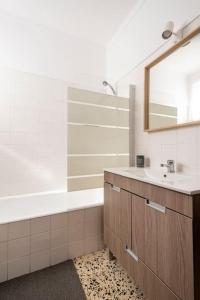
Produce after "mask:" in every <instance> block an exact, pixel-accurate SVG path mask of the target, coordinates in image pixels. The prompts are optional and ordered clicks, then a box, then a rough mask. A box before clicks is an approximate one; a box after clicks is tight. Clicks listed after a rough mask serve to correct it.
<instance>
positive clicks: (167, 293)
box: [118, 243, 180, 300]
mask: <svg viewBox="0 0 200 300" xmlns="http://www.w3.org/2000/svg"><path fill="white" fill-rule="evenodd" d="M120 248H121V249H120V256H119V258H118V261H119V263H120V264H121V265H122V267H124V268H125V269H126V271H127V272H128V274H129V276H130V277H131V278H132V279H133V280H134V281H135V283H136V285H137V286H139V288H140V289H141V290H143V291H144V294H145V296H146V298H145V299H149V300H180V298H179V297H177V296H176V295H175V294H174V293H173V292H172V291H171V290H170V289H169V288H168V287H167V286H166V285H165V284H164V283H163V282H162V281H161V280H160V279H159V278H158V277H157V276H156V275H155V274H154V273H153V272H152V271H151V270H150V269H149V268H148V267H147V266H146V265H145V264H144V263H143V262H142V261H141V260H140V259H138V260H136V259H134V258H133V257H132V256H131V255H129V253H128V252H127V251H126V246H125V245H123V243H121V244H120Z"/></svg>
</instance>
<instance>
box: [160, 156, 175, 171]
mask: <svg viewBox="0 0 200 300" xmlns="http://www.w3.org/2000/svg"><path fill="white" fill-rule="evenodd" d="M160 166H161V167H167V172H168V173H175V168H174V160H171V159H168V160H167V163H166V164H160Z"/></svg>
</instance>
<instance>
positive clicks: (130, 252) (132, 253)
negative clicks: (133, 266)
mask: <svg viewBox="0 0 200 300" xmlns="http://www.w3.org/2000/svg"><path fill="white" fill-rule="evenodd" d="M126 252H127V253H128V254H129V255H130V256H131V257H132V258H133V259H134V260H135V261H137V262H138V256H137V255H135V253H134V252H133V251H131V249H129V248H128V247H127V246H126Z"/></svg>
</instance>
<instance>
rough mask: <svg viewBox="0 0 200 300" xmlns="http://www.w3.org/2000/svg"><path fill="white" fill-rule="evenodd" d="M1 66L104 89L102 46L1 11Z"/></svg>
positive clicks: (103, 52)
mask: <svg viewBox="0 0 200 300" xmlns="http://www.w3.org/2000/svg"><path fill="white" fill-rule="evenodd" d="M0 42H1V47H0V65H3V66H8V67H11V68H15V69H17V70H21V71H25V72H30V73H34V74H38V75H43V76H48V77H51V78H56V79H61V80H65V81H68V82H71V83H74V84H77V85H81V86H84V87H89V88H93V89H101V90H102V84H101V82H102V79H103V78H104V77H105V49H104V47H103V46H101V45H99V44H96V43H93V42H90V41H87V40H81V39H79V38H76V37H73V36H70V35H65V34H63V33H61V32H59V31H57V30H54V29H52V28H47V27H44V26H41V25H37V24H34V23H31V22H29V21H27V20H25V19H21V18H17V17H13V16H11V15H8V14H6V13H3V12H0Z"/></svg>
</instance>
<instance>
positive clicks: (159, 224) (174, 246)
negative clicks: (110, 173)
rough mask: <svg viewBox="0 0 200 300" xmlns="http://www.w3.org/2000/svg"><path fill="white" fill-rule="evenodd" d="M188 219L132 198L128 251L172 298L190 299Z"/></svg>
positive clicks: (190, 245)
mask: <svg viewBox="0 0 200 300" xmlns="http://www.w3.org/2000/svg"><path fill="white" fill-rule="evenodd" d="M192 236H193V234H192V219H190V218H189V217H186V216H184V215H181V214H179V213H177V212H175V211H173V210H170V209H168V208H166V207H163V206H161V205H159V204H157V203H156V202H153V201H148V200H146V199H144V198H141V197H138V196H136V195H132V247H131V249H132V252H133V253H134V254H135V255H136V256H138V258H139V259H140V260H141V261H142V262H144V264H145V265H146V266H147V267H148V268H149V269H150V270H151V271H153V273H154V274H156V276H158V278H160V279H161V280H162V281H163V282H164V283H165V284H166V286H168V288H169V289H171V290H172V291H173V293H174V294H175V295H177V296H178V297H179V298H181V299H183V300H193V299H194V295H193V247H192Z"/></svg>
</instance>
